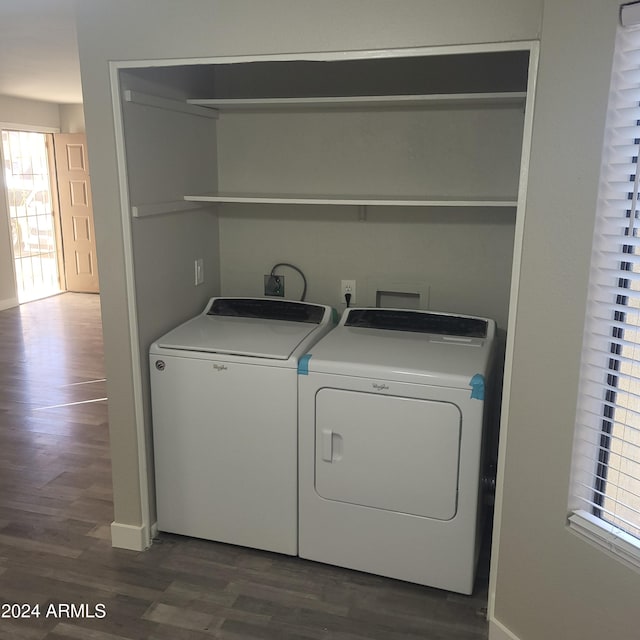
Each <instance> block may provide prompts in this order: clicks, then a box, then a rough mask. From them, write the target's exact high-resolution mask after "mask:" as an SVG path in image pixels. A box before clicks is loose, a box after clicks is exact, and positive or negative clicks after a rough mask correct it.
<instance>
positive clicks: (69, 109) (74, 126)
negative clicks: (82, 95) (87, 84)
mask: <svg viewBox="0 0 640 640" xmlns="http://www.w3.org/2000/svg"><path fill="white" fill-rule="evenodd" d="M59 111H60V131H61V132H62V133H84V132H85V125H84V108H83V106H82V105H81V104H61V105H60V106H59Z"/></svg>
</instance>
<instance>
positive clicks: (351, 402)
mask: <svg viewBox="0 0 640 640" xmlns="http://www.w3.org/2000/svg"><path fill="white" fill-rule="evenodd" d="M460 428H461V413H460V409H459V408H458V407H457V406H456V405H455V404H452V403H450V402H438V401H432V400H419V399H415V398H401V397H396V396H385V395H378V394H373V393H363V392H359V391H345V390H339V389H326V388H325V389H321V390H320V391H319V392H318V394H317V395H316V455H315V459H316V468H315V487H316V491H317V493H318V494H319V495H320V496H322V497H323V498H327V499H328V500H337V501H340V502H347V503H350V504H357V505H362V506H364V507H373V508H376V509H385V510H388V511H396V512H401V513H408V514H412V515H419V516H424V517H428V518H436V519H439V520H449V519H451V518H453V517H454V516H455V514H456V510H457V496H458V464H459V451H460Z"/></svg>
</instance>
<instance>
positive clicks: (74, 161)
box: [53, 133, 99, 293]
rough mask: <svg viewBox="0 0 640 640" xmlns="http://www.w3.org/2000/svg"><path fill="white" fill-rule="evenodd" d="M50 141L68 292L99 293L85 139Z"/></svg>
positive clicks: (68, 137)
mask: <svg viewBox="0 0 640 640" xmlns="http://www.w3.org/2000/svg"><path fill="white" fill-rule="evenodd" d="M53 138H54V148H55V159H56V174H57V182H58V197H59V201H60V220H61V227H62V244H63V249H62V251H63V260H64V266H65V275H66V281H67V282H66V284H67V290H68V291H80V292H85V293H98V291H99V286H98V263H97V260H96V240H95V229H94V225H93V205H92V200H91V183H90V180H89V164H88V156H87V142H86V136H85V134H84V133H56V134H54V137H53Z"/></svg>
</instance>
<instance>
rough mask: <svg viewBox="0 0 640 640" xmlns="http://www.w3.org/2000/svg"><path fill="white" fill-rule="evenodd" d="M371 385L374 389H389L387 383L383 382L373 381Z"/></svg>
mask: <svg viewBox="0 0 640 640" xmlns="http://www.w3.org/2000/svg"><path fill="white" fill-rule="evenodd" d="M371 386H372V387H373V388H374V389H375V390H376V391H388V390H389V385H388V384H384V383H383V382H374V383H373V384H372V385H371Z"/></svg>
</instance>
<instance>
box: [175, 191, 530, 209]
mask: <svg viewBox="0 0 640 640" xmlns="http://www.w3.org/2000/svg"><path fill="white" fill-rule="evenodd" d="M184 199H185V200H187V201H190V202H227V203H233V202H236V203H256V204H326V205H354V206H361V205H364V206H369V205H371V206H394V207H516V206H517V204H518V203H517V201H516V200H515V199H509V198H460V197H412V196H373V195H364V196H353V195H349V196H347V195H292V194H266V193H261V194H258V193H221V192H216V193H203V194H199V195H187V196H184Z"/></svg>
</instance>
